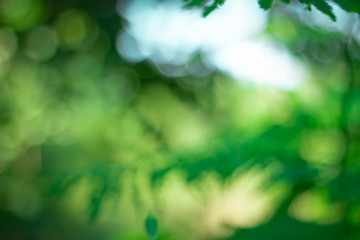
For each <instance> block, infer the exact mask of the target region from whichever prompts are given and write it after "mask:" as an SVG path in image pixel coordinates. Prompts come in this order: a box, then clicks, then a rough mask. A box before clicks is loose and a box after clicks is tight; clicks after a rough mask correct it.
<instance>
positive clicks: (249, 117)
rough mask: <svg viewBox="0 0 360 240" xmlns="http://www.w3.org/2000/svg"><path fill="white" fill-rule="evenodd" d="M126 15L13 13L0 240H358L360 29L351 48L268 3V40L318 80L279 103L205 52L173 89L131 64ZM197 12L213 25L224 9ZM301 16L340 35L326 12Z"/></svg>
mask: <svg viewBox="0 0 360 240" xmlns="http://www.w3.org/2000/svg"><path fill="white" fill-rule="evenodd" d="M124 2H126V1H121V0H120V1H116V0H104V1H96V0H75V1H74V0H63V1H57V0H47V1H43V0H2V1H1V2H0V236H1V237H2V238H4V239H269V238H270V239H309V238H324V239H348V240H350V239H359V238H360V189H359V183H360V161H359V157H360V128H359V127H360V88H359V84H360V81H359V76H360V75H359V74H360V71H359V68H360V46H359V39H358V35H359V29H358V28H356V26H355V27H354V26H353V24H355V22H356V21H353V22H352V23H351V25H350V26H349V27H348V28H349V29H350V31H349V32H350V34H344V33H341V32H338V31H332V30H329V29H326V28H321V27H319V26H311V25H309V24H307V23H305V22H304V21H302V19H301V18H299V17H298V16H297V15H296V14H292V13H291V12H289V11H287V10H286V9H284V8H282V6H283V4H277V3H276V2H274V3H273V1H266V0H261V1H259V3H260V6H261V7H262V8H264V9H268V8H270V7H271V6H272V9H271V12H270V16H269V20H268V22H267V25H266V27H265V29H264V31H263V32H262V33H261V34H260V35H266V36H267V37H269V38H271V39H273V40H274V41H276V42H277V43H279V44H281V45H282V46H284V47H285V48H286V49H287V50H288V51H289V52H290V53H291V54H292V56H294V57H296V58H297V59H299V60H301V61H302V62H304V64H305V65H306V66H307V71H308V72H309V77H308V79H307V80H306V81H305V82H304V83H303V84H302V85H301V86H300V87H299V88H298V89H296V90H294V91H282V90H278V89H274V88H269V87H258V86H253V85H246V84H241V82H240V83H239V82H238V81H236V80H235V79H233V78H231V77H229V76H227V75H226V74H225V73H222V72H220V71H218V70H214V69H212V68H210V67H209V66H207V65H206V63H205V61H204V58H203V53H202V52H201V51H199V52H196V53H194V54H193V56H192V58H191V59H190V60H189V61H188V62H187V63H186V64H180V65H178V66H171V65H170V64H169V66H167V67H168V72H169V71H170V72H171V71H181V72H183V74H181V76H175V77H174V76H171V74H166V71H164V70H163V69H161V68H160V67H159V66H157V65H156V64H154V62H152V61H150V60H149V59H145V60H143V61H139V62H128V61H126V60H125V59H123V58H122V57H121V56H120V55H119V53H118V49H117V47H116V43H117V38H118V34H119V32H122V31H126V27H127V24H129V23H128V22H127V20H126V19H124V18H123V17H122V15H121V14H118V12H121V9H120V8H122V7H123V4H124ZM184 2H185V6H186V7H188V8H191V7H202V8H204V15H208V14H209V13H210V12H212V11H213V10H214V9H216V8H217V7H218V6H219V5H221V4H224V2H225V1H222V0H219V1H218V0H215V1H213V2H210V1H206V0H201V1H199V0H193V1H190V0H185V1H184ZM281 2H282V3H286V4H288V3H290V1H286V0H283V1H281ZM334 2H336V3H337V4H338V5H339V6H340V7H341V8H343V9H345V10H346V11H348V12H356V13H359V11H360V5H359V3H358V2H356V1H350V0H336V1H334ZM300 3H302V4H306V5H307V7H308V8H309V9H310V8H311V7H312V6H314V7H315V8H317V9H319V10H320V11H322V12H323V13H325V14H326V15H328V16H329V17H330V18H331V19H333V20H335V15H334V13H333V12H332V10H331V9H332V7H331V5H329V4H328V1H325V0H306V1H305V0H301V1H300ZM164 4H165V3H164ZM276 4H277V5H276ZM302 10H303V9H302ZM218 11H221V9H219V10H218ZM304 11H306V10H304ZM356 17H358V16H357V15H356ZM134 44H135V45H136V43H134ZM193 66H196V67H193ZM192 67H193V68H192ZM281 67H282V66H279V68H281ZM260 70H261V69H259V71H260Z"/></svg>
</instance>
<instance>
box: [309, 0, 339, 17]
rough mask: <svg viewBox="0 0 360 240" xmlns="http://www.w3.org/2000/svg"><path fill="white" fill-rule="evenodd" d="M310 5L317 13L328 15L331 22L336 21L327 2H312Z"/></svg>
mask: <svg viewBox="0 0 360 240" xmlns="http://www.w3.org/2000/svg"><path fill="white" fill-rule="evenodd" d="M312 3H313V5H314V6H315V7H316V8H317V9H318V10H319V11H321V12H323V13H324V14H326V15H328V16H329V17H330V18H331V19H332V20H333V21H336V17H335V15H334V13H333V9H332V7H331V6H330V5H329V4H328V3H327V2H325V0H313V1H312Z"/></svg>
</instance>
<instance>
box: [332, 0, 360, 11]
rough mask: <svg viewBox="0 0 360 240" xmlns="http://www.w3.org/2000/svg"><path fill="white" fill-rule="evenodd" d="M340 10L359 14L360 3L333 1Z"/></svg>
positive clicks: (346, 0) (345, 0)
mask: <svg viewBox="0 0 360 240" xmlns="http://www.w3.org/2000/svg"><path fill="white" fill-rule="evenodd" d="M334 2H336V3H337V4H338V5H339V6H340V7H341V8H343V9H344V10H345V11H348V12H357V13H360V1H353V0H334Z"/></svg>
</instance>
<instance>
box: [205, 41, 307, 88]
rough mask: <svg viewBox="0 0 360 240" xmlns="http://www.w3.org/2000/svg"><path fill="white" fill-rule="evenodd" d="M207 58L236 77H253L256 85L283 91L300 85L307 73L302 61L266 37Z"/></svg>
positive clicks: (245, 78)
mask: <svg viewBox="0 0 360 240" xmlns="http://www.w3.org/2000/svg"><path fill="white" fill-rule="evenodd" d="M207 61H209V63H210V64H212V65H213V66H217V67H218V68H219V69H222V70H223V71H225V72H226V73H228V74H229V75H231V76H233V77H234V78H236V79H239V80H248V79H251V80H252V81H253V82H254V83H256V84H260V85H272V86H275V87H277V88H280V89H283V90H291V89H294V88H296V87H297V86H298V85H299V83H300V82H301V79H303V78H304V74H305V71H304V70H303V66H302V64H301V63H300V61H297V60H296V59H295V58H294V57H292V56H291V55H290V54H289V53H288V52H287V51H286V49H284V48H281V47H279V46H276V45H274V44H272V43H271V42H270V41H268V40H266V39H256V40H255V39H254V40H251V41H250V40H249V41H242V42H239V43H237V44H234V45H231V46H228V47H226V48H223V49H221V50H220V51H217V52H215V53H214V54H212V55H210V56H209V58H208V60H207Z"/></svg>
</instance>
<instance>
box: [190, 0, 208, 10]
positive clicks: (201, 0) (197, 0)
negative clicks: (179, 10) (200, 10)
mask: <svg viewBox="0 0 360 240" xmlns="http://www.w3.org/2000/svg"><path fill="white" fill-rule="evenodd" d="M208 1H209V0H193V1H191V2H189V3H186V5H185V7H188V8H191V7H201V6H203V5H204V4H205V3H206V2H208Z"/></svg>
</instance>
